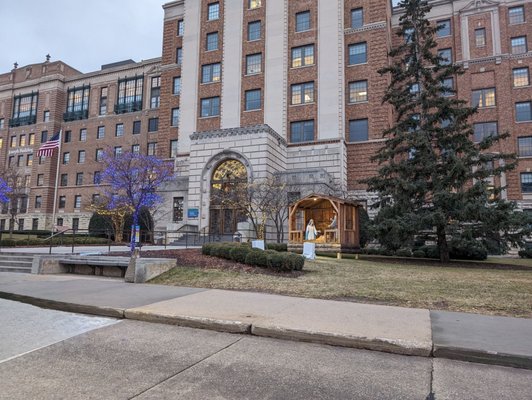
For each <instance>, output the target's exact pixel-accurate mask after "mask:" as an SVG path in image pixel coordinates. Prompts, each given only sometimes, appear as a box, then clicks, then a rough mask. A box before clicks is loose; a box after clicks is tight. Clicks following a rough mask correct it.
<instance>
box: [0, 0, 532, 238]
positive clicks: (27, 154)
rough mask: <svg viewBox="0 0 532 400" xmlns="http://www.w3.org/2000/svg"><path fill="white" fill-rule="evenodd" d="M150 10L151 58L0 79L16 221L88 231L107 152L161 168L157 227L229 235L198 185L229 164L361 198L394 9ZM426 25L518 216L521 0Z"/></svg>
mask: <svg viewBox="0 0 532 400" xmlns="http://www.w3.org/2000/svg"><path fill="white" fill-rule="evenodd" d="M163 9H164V14H165V17H164V26H163V46H162V55H161V57H160V58H157V59H153V60H147V61H142V62H140V63H135V62H132V61H130V62H127V61H126V62H120V63H116V64H110V65H106V66H102V69H101V70H100V71H96V72H92V73H85V74H83V73H81V72H79V71H77V70H75V69H74V68H72V67H70V66H68V65H67V64H65V63H64V62H61V61H53V62H50V61H46V62H44V63H40V64H34V65H29V66H25V67H19V68H16V67H15V68H14V69H13V70H12V71H11V72H8V73H5V74H2V75H0V141H1V142H0V147H1V148H0V163H1V164H2V165H8V164H10V163H11V165H18V166H19V168H20V169H21V170H22V171H23V174H24V176H25V177H27V178H25V182H26V183H27V195H28V197H27V199H28V200H27V206H26V204H25V205H24V207H23V210H21V211H24V212H21V213H20V215H19V219H20V224H22V226H23V227H24V228H26V229H27V228H30V227H33V228H36V227H38V228H39V229H44V228H49V227H50V226H51V225H52V224H64V225H67V226H74V227H79V228H86V227H87V224H88V220H89V218H90V215H91V213H90V212H89V211H88V210H87V205H88V204H90V202H91V201H92V199H93V196H95V195H97V194H98V192H99V190H100V188H99V187H98V185H97V182H98V171H100V169H101V165H100V164H99V162H98V157H99V154H100V152H101V151H102V150H106V149H111V150H112V151H115V152H120V151H125V150H131V151H140V152H142V153H147V154H156V155H158V156H159V157H161V158H165V159H173V160H175V165H176V171H177V172H178V174H177V177H176V179H175V181H173V182H171V184H169V185H168V186H167V187H165V188H164V189H163V190H162V192H163V194H164V198H165V203H164V207H163V208H162V212H160V213H159V217H158V218H157V216H155V225H156V228H158V229H167V230H176V229H178V228H180V227H181V226H183V225H185V224H186V225H189V226H195V227H197V229H200V230H204V231H211V232H225V233H231V232H233V231H234V229H235V227H236V225H235V215H234V214H232V211H231V210H224V209H222V208H220V207H215V206H214V205H211V188H212V187H213V186H212V182H213V180H216V179H218V178H219V177H220V176H226V175H223V174H224V173H227V171H228V170H226V168H229V167H230V168H233V169H234V168H235V165H236V166H237V168H236V170H238V171H240V172H238V173H240V176H239V177H240V178H247V179H263V178H268V177H271V176H273V175H276V174H277V175H279V174H280V175H282V176H283V177H284V179H286V180H288V181H289V182H292V183H293V182H296V183H297V184H298V185H299V186H300V192H299V194H301V195H304V194H306V193H307V192H310V191H313V190H316V187H317V185H319V186H320V188H321V189H323V188H327V187H330V188H331V190H332V189H333V188H338V187H340V188H343V189H345V190H347V191H349V192H350V193H351V194H352V195H354V196H356V197H357V198H358V199H359V200H361V201H368V200H370V199H371V196H370V195H369V194H368V193H367V192H366V191H365V188H364V186H363V185H362V184H361V183H359V180H360V179H363V178H365V177H368V176H370V175H371V174H373V173H374V172H375V170H376V165H375V164H373V163H372V162H371V161H370V158H371V155H372V154H374V153H375V151H376V150H377V149H378V148H379V147H380V146H381V145H382V135H381V132H382V131H383V130H384V129H386V128H388V127H389V126H390V125H391V124H392V122H393V113H392V110H391V108H390V107H389V106H388V105H383V104H382V102H381V99H382V97H383V94H384V91H385V90H386V87H387V85H388V83H389V82H388V79H387V78H386V77H381V76H380V75H379V74H378V72H377V70H378V69H379V68H381V67H383V66H385V65H387V64H388V63H389V62H390V59H389V57H388V51H389V50H390V48H391V47H392V46H394V44H396V43H397V41H398V40H402V39H401V38H400V37H398V36H397V35H395V33H394V32H395V30H396V29H397V25H398V21H399V16H400V10H399V9H397V8H393V7H392V6H391V4H390V2H389V1H387V0H177V1H174V2H170V3H167V4H165V5H164V6H163ZM430 18H431V20H433V21H434V23H438V24H440V25H442V26H443V27H444V28H443V29H441V30H440V31H439V32H438V35H437V36H438V37H437V42H438V51H440V52H441V54H442V55H444V56H445V57H448V58H450V59H451V60H452V62H456V63H460V64H462V65H463V66H464V68H465V70H466V73H465V74H464V75H462V76H459V77H455V78H454V79H453V80H452V82H448V83H449V85H452V86H453V87H454V89H455V90H456V94H455V96H457V97H458V98H461V99H464V100H467V101H468V102H470V103H471V104H474V105H478V106H479V112H478V114H477V115H475V117H474V119H473V121H472V122H473V123H474V124H475V125H474V127H475V136H476V139H479V138H481V137H482V136H483V135H487V134H490V133H491V132H493V131H496V130H497V131H499V132H504V131H508V132H510V134H511V136H510V138H509V139H507V140H505V141H504V142H502V143H501V144H500V145H498V146H500V148H495V149H493V151H505V152H514V153H517V154H518V155H519V166H518V168H517V169H516V170H515V171H512V172H509V173H507V174H505V175H504V176H503V177H502V178H501V182H494V184H502V185H507V186H508V189H507V190H506V191H505V192H504V193H503V195H504V196H506V197H507V198H508V199H511V200H516V201H518V202H519V204H520V205H521V207H522V208H523V209H532V86H531V84H530V79H531V78H530V69H531V68H532V51H530V48H529V46H530V45H529V43H530V42H531V41H532V1H530V0H520V1H514V0H500V1H495V0H475V1H469V0H459V1H446V0H442V1H437V2H434V3H433V9H432V12H431V15H430ZM153 45H154V46H158V45H159V44H158V43H154V44H153ZM60 129H62V131H63V143H62V150H61V154H60V155H59V157H60V160H59V161H60V162H59V168H60V171H59V176H60V185H59V191H58V198H57V201H56V202H57V209H56V212H57V214H56V216H57V218H58V220H56V221H51V216H52V207H53V203H54V201H53V197H54V196H53V193H54V180H55V173H56V162H57V159H56V158H55V157H56V156H54V157H52V158H47V159H42V160H39V159H38V158H37V157H36V150H37V149H38V148H39V146H40V144H41V142H42V141H43V140H46V139H47V138H50V136H51V135H52V134H53V133H55V132H57V131H59V130H60ZM33 155H35V156H33ZM228 160H229V161H230V162H229V163H226V161H228ZM230 168H229V170H230ZM236 170H235V171H236ZM235 171H233V172H235ZM229 172H231V171H229ZM4 217H5V218H4ZM6 220H7V217H6V216H5V215H4V216H3V215H0V223H1V224H2V226H0V228H1V227H6ZM2 221H3V222H2ZM20 224H19V225H20Z"/></svg>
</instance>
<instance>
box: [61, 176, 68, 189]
mask: <svg viewBox="0 0 532 400" xmlns="http://www.w3.org/2000/svg"><path fill="white" fill-rule="evenodd" d="M60 185H61V186H67V185H68V174H61V180H60Z"/></svg>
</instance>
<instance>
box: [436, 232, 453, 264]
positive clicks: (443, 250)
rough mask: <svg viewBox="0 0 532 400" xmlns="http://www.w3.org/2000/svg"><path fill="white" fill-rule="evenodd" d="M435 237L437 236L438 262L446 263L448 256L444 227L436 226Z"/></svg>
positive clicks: (448, 259)
mask: <svg viewBox="0 0 532 400" xmlns="http://www.w3.org/2000/svg"><path fill="white" fill-rule="evenodd" d="M436 235H437V236H438V250H439V251H440V262H442V263H448V262H449V261H450V256H449V245H448V243H447V235H446V233H445V227H443V226H438V227H437V229H436Z"/></svg>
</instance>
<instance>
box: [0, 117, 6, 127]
mask: <svg viewBox="0 0 532 400" xmlns="http://www.w3.org/2000/svg"><path fill="white" fill-rule="evenodd" d="M4 128H5V119H4V118H0V129H4Z"/></svg>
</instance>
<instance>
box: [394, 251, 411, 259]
mask: <svg viewBox="0 0 532 400" xmlns="http://www.w3.org/2000/svg"><path fill="white" fill-rule="evenodd" d="M395 255H396V256H398V257H412V251H411V250H410V249H399V250H397V251H396V252H395Z"/></svg>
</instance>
